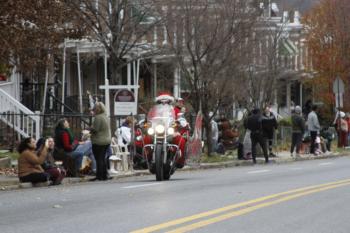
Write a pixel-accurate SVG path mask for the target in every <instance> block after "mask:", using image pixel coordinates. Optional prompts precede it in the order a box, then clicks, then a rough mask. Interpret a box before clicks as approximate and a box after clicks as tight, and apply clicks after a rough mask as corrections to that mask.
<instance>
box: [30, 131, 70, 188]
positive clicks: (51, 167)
mask: <svg viewBox="0 0 350 233" xmlns="http://www.w3.org/2000/svg"><path fill="white" fill-rule="evenodd" d="M47 141H48V153H47V156H46V159H45V161H44V162H43V163H42V164H41V167H42V168H43V169H44V171H45V172H46V173H48V174H49V175H50V181H51V184H52V185H59V184H61V182H62V180H63V178H64V177H65V176H66V171H65V170H64V168H62V167H58V166H57V165H56V164H55V160H54V158H53V155H52V154H53V151H54V148H55V142H54V140H53V138H52V137H49V138H47ZM44 143H45V139H44V138H40V139H39V140H38V141H37V143H36V151H37V152H38V153H40V151H41V150H43V147H44Z"/></svg>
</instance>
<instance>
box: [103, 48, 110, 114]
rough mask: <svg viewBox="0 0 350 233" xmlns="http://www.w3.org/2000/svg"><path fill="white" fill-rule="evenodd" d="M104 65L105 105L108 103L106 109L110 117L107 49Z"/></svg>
mask: <svg viewBox="0 0 350 233" xmlns="http://www.w3.org/2000/svg"><path fill="white" fill-rule="evenodd" d="M104 65H105V67H104V68H105V86H106V88H105V105H106V111H107V116H108V117H109V116H110V115H111V106H110V102H109V88H107V87H108V86H109V80H108V76H107V75H108V71H107V51H106V50H105V57H104Z"/></svg>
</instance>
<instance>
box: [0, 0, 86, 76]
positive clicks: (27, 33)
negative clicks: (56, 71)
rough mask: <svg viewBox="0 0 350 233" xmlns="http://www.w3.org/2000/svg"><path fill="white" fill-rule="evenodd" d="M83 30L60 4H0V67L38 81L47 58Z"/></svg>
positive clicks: (32, 1)
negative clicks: (14, 69)
mask: <svg viewBox="0 0 350 233" xmlns="http://www.w3.org/2000/svg"><path fill="white" fill-rule="evenodd" d="M67 22H69V23H70V24H69V26H67V24H66V23H67ZM78 24H79V27H77V26H76V25H78ZM84 29H85V28H84V25H83V24H81V22H78V21H77V20H76V18H75V17H74V14H72V12H71V10H70V9H69V8H67V7H66V6H65V5H64V4H63V1H60V0H47V1H37V0H27V1H12V0H3V1H1V7H0V30H1V32H2V36H1V37H0V44H1V46H0V64H1V63H2V64H10V66H16V67H17V70H20V71H21V72H23V73H26V74H29V75H31V74H34V73H39V75H38V77H44V75H43V73H40V71H41V70H45V68H46V65H47V63H48V54H55V52H57V50H58V46H59V44H60V43H61V42H62V41H63V39H64V38H66V37H71V38H79V37H80V36H81V35H82V33H83V31H84Z"/></svg>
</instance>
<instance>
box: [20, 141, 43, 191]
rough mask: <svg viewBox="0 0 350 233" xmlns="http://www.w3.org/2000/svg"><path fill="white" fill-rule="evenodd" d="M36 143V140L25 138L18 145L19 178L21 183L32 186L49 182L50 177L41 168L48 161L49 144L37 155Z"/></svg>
mask: <svg viewBox="0 0 350 233" xmlns="http://www.w3.org/2000/svg"><path fill="white" fill-rule="evenodd" d="M35 148H36V141H35V139H34V138H25V139H24V140H22V141H21V143H20V144H19V145H18V148H17V151H18V153H19V154H20V156H19V158H18V178H19V181H20V182H31V183H32V184H36V183H42V182H47V181H48V180H49V178H50V175H49V174H48V173H46V172H44V169H43V168H42V167H41V166H40V165H41V164H42V163H43V162H44V161H45V159H46V156H47V153H48V142H47V140H46V142H45V143H44V146H43V148H42V150H40V151H39V154H38V155H37V154H36V152H35Z"/></svg>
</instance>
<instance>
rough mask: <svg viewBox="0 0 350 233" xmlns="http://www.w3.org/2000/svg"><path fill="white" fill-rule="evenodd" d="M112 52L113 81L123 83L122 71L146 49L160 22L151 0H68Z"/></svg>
mask: <svg viewBox="0 0 350 233" xmlns="http://www.w3.org/2000/svg"><path fill="white" fill-rule="evenodd" d="M66 4H67V5H68V6H70V7H71V8H73V9H75V12H76V14H77V16H78V17H79V18H81V19H82V20H84V22H85V23H86V24H87V26H88V28H89V29H90V35H91V38H93V39H96V40H98V41H100V42H101V43H102V44H103V45H104V47H105V48H106V50H107V53H108V55H109V68H110V71H111V77H110V78H111V83H115V84H121V81H122V79H121V73H122V72H121V70H122V68H123V67H124V66H125V65H126V64H127V63H129V62H130V61H131V60H133V59H137V58H139V57H140V56H141V54H143V53H145V52H152V49H151V48H150V47H149V46H148V45H149V44H147V37H148V36H149V34H150V31H151V29H152V28H153V27H154V25H156V24H157V23H158V22H159V20H160V19H159V18H158V17H155V16H154V15H153V11H152V9H153V7H152V1H150V0H97V1H92V0H67V1H66Z"/></svg>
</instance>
